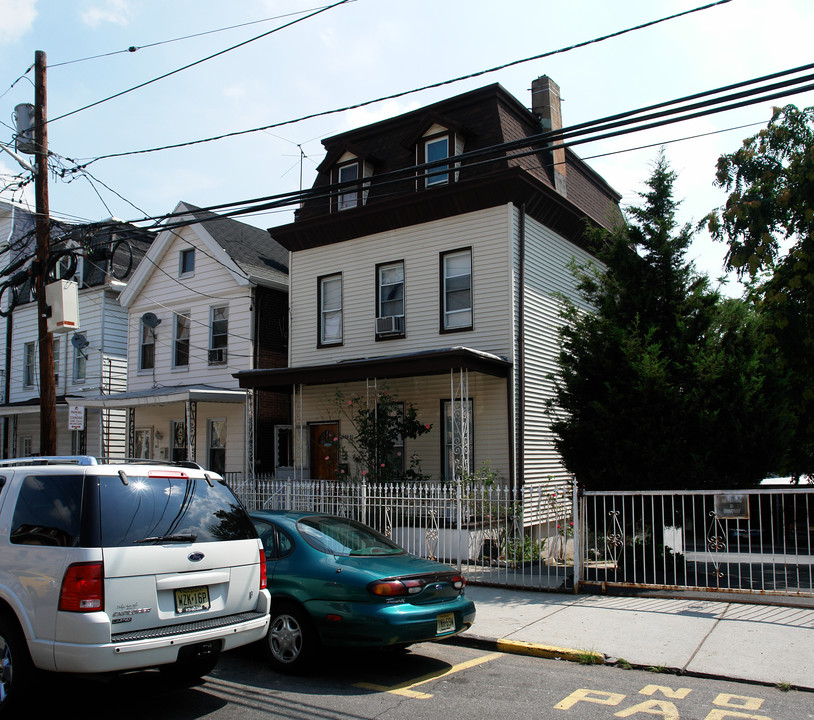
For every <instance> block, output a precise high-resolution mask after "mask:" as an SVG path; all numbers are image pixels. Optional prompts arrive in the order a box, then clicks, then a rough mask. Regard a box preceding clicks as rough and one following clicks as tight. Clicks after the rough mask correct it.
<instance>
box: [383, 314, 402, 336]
mask: <svg viewBox="0 0 814 720" xmlns="http://www.w3.org/2000/svg"><path fill="white" fill-rule="evenodd" d="M403 333H404V316H400V315H387V316H385V317H378V318H376V334H377V335H402V334H403Z"/></svg>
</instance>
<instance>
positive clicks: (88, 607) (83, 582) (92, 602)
mask: <svg viewBox="0 0 814 720" xmlns="http://www.w3.org/2000/svg"><path fill="white" fill-rule="evenodd" d="M104 606H105V571H104V567H103V566H102V563H100V562H94V563H78V564H76V565H71V566H70V567H69V568H68V569H67V570H66V571H65V577H63V578H62V588H61V590H60V591H59V609H60V610H64V611H65V612H97V611H99V610H102V609H104Z"/></svg>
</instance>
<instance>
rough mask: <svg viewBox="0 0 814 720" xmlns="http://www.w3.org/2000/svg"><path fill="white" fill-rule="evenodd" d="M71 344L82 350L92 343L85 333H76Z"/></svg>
mask: <svg viewBox="0 0 814 720" xmlns="http://www.w3.org/2000/svg"><path fill="white" fill-rule="evenodd" d="M71 345H73V346H74V347H75V348H76V349H77V350H82V349H83V348H86V347H87V346H88V345H90V342H89V341H88V339H87V338H86V337H85V336H84V335H82V333H75V334H74V336H73V337H72V338H71Z"/></svg>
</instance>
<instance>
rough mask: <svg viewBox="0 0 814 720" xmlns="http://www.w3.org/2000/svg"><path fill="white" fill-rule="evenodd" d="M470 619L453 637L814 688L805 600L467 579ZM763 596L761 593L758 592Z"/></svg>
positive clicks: (812, 620)
mask: <svg viewBox="0 0 814 720" xmlns="http://www.w3.org/2000/svg"><path fill="white" fill-rule="evenodd" d="M466 594H467V595H468V596H469V597H470V598H471V599H472V600H474V602H475V605H476V607H477V617H476V618H475V624H474V625H473V626H472V628H471V629H470V630H469V631H467V632H466V633H463V634H462V635H459V636H457V638H454V639H453V642H458V643H462V644H471V645H476V646H479V647H493V648H497V649H500V650H503V651H506V652H517V653H523V654H531V655H538V656H543V657H561V658H563V659H570V660H579V659H580V658H584V656H585V654H586V652H594V653H596V654H597V656H598V657H597V659H598V660H599V661H600V662H601V661H602V660H604V661H605V662H614V661H616V660H626V661H627V662H628V663H630V664H631V665H633V666H636V667H645V668H649V667H663V668H664V669H665V670H672V671H677V672H683V673H686V674H693V675H702V676H708V677H721V678H728V679H733V680H745V681H752V682H759V683H768V684H781V683H783V684H790V685H792V686H794V687H797V688H807V689H810V690H814V603H810V602H806V600H808V601H810V599H805V598H803V599H801V604H804V605H808V604H810V605H811V606H810V607H787V606H781V605H769V604H760V605H754V604H745V603H737V602H729V601H727V600H724V601H721V600H706V599H695V598H689V599H675V598H653V597H612V596H607V595H567V594H561V593H546V592H533V591H526V590H512V589H507V588H494V587H483V586H473V585H469V586H467V589H466ZM764 601H765V598H764Z"/></svg>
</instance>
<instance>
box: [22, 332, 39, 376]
mask: <svg viewBox="0 0 814 720" xmlns="http://www.w3.org/2000/svg"><path fill="white" fill-rule="evenodd" d="M36 367H37V343H33V342H30V343H26V344H25V347H24V348H23V387H33V385H34V374H35V372H36Z"/></svg>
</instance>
